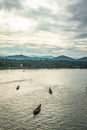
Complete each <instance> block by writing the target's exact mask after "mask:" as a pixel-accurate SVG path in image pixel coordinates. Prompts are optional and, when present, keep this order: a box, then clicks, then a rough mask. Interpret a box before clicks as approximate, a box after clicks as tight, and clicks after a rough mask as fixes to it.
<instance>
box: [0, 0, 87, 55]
mask: <svg viewBox="0 0 87 130" xmlns="http://www.w3.org/2000/svg"><path fill="white" fill-rule="evenodd" d="M86 6H87V2H86V0H73V1H70V0H61V1H59V0H54V1H53V0H32V1H31V0H25V1H22V0H15V1H14V0H0V48H2V49H3V50H6V51H4V52H5V53H6V52H7V53H15V54H16V53H17V54H19V53H21V52H23V53H24V54H27V55H30V54H37V55H46V54H50V55H59V54H68V55H75V54H76V55H86V54H87V53H86V43H87V23H86V21H87V15H86V14H87V9H86ZM0 53H1V51H0Z"/></svg>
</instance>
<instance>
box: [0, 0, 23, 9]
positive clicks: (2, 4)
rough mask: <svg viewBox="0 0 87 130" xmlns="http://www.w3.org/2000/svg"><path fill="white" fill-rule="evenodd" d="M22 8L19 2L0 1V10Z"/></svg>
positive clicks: (13, 0)
mask: <svg viewBox="0 0 87 130" xmlns="http://www.w3.org/2000/svg"><path fill="white" fill-rule="evenodd" d="M20 8H22V6H21V3H20V1H19V0H0V9H4V10H9V11H10V10H12V9H20Z"/></svg>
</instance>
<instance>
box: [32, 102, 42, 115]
mask: <svg viewBox="0 0 87 130" xmlns="http://www.w3.org/2000/svg"><path fill="white" fill-rule="evenodd" d="M40 111H41V104H40V105H39V106H38V107H37V108H36V109H35V110H34V111H33V114H34V115H37V114H39V113H40Z"/></svg>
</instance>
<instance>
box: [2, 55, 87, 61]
mask: <svg viewBox="0 0 87 130" xmlns="http://www.w3.org/2000/svg"><path fill="white" fill-rule="evenodd" d="M2 58H3V59H13V60H58V61H60V60H62V61H87V57H82V58H78V59H74V58H71V57H68V56H65V55H61V56H57V57H53V56H25V55H11V56H0V59H2Z"/></svg>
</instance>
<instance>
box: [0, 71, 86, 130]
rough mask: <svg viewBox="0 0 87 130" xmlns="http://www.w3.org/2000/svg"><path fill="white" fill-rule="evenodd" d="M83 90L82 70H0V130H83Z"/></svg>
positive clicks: (84, 109)
mask: <svg viewBox="0 0 87 130" xmlns="http://www.w3.org/2000/svg"><path fill="white" fill-rule="evenodd" d="M17 85H20V89H19V90H16V87H17ZM86 86H87V70H86V69H49V70H47V69H41V70H0V130H86V129H87V91H86ZM49 87H50V88H52V91H53V94H52V95H50V94H49V93H48V89H49ZM40 103H41V104H42V107H41V112H40V114H38V115H37V116H35V117H34V116H33V110H34V109H35V108H36V107H37V106H38V105H39V104H40Z"/></svg>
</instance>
